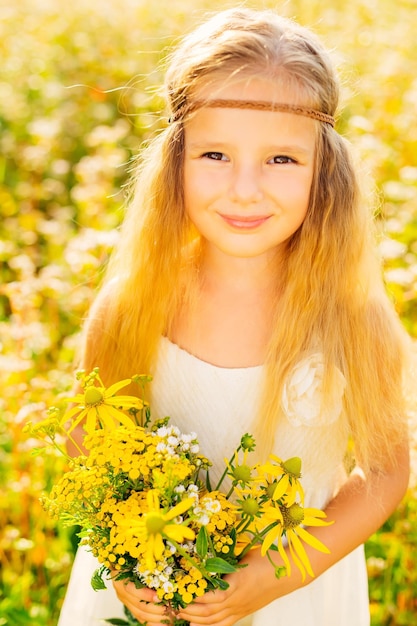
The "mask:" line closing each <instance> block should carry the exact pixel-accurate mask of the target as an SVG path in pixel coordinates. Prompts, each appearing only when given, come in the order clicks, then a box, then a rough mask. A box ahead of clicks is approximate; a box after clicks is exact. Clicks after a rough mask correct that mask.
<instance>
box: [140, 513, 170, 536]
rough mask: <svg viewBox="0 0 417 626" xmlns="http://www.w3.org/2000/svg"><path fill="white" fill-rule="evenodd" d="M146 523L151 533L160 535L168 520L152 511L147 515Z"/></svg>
mask: <svg viewBox="0 0 417 626" xmlns="http://www.w3.org/2000/svg"><path fill="white" fill-rule="evenodd" d="M145 524H146V530H147V531H148V534H149V535H160V534H161V532H162V531H163V530H164V528H165V525H166V521H165V520H164V518H163V517H161V516H160V515H155V514H153V513H150V514H149V515H147V516H146V521H145Z"/></svg>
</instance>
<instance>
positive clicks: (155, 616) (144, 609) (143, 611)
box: [125, 602, 166, 626]
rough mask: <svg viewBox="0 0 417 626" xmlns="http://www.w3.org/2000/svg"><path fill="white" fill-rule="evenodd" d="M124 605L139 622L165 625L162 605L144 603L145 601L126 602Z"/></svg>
mask: <svg viewBox="0 0 417 626" xmlns="http://www.w3.org/2000/svg"><path fill="white" fill-rule="evenodd" d="M125 606H126V607H127V608H128V609H129V611H130V612H131V613H132V615H133V616H134V617H136V619H137V620H139V622H140V623H141V624H153V625H154V626H165V625H166V621H164V620H165V618H166V612H165V609H164V607H161V606H157V605H154V604H146V603H145V602H140V603H139V604H137V603H136V604H130V603H126V604H125Z"/></svg>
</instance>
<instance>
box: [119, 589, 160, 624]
mask: <svg viewBox="0 0 417 626" xmlns="http://www.w3.org/2000/svg"><path fill="white" fill-rule="evenodd" d="M113 586H114V589H115V591H116V594H117V597H118V598H119V600H120V602H122V603H123V604H124V605H125V606H126V607H127V608H128V609H129V611H130V612H131V613H132V615H133V616H134V617H136V619H137V620H139V622H141V623H143V624H154V625H156V626H166V622H163V621H162V620H166V618H167V614H166V608H165V607H164V606H162V605H161V604H157V603H158V602H159V599H158V596H157V595H156V593H155V592H154V591H153V590H152V589H147V588H144V589H136V587H135V585H134V583H130V582H126V581H125V580H113Z"/></svg>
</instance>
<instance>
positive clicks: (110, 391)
mask: <svg viewBox="0 0 417 626" xmlns="http://www.w3.org/2000/svg"><path fill="white" fill-rule="evenodd" d="M131 382H132V379H131V378H126V379H125V380H119V382H118V383H114V385H110V387H109V388H108V389H106V391H105V392H104V397H105V398H106V399H107V398H110V397H111V396H114V394H115V393H117V392H118V391H120V389H123V387H127V386H128V385H129V384H130V383H131Z"/></svg>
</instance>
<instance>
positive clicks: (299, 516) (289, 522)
mask: <svg viewBox="0 0 417 626" xmlns="http://www.w3.org/2000/svg"><path fill="white" fill-rule="evenodd" d="M280 509H281V513H282V517H283V520H284V526H285V528H295V527H296V526H299V525H300V524H301V522H302V521H303V519H304V509H303V507H302V506H301V505H299V504H297V503H296V502H295V503H294V504H292V505H291V506H290V507H288V508H287V507H285V506H282V507H280Z"/></svg>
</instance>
